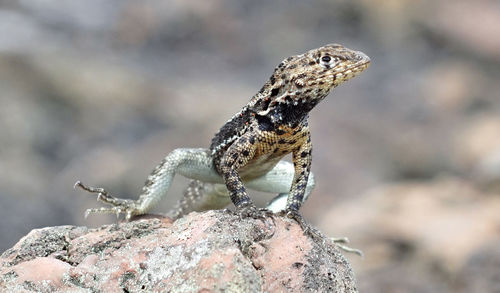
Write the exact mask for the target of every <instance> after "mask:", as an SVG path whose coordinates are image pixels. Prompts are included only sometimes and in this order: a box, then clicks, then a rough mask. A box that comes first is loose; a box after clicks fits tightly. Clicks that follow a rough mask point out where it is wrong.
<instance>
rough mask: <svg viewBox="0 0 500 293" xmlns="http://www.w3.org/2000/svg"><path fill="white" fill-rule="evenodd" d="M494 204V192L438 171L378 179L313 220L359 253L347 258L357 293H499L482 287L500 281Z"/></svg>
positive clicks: (498, 202)
mask: <svg viewBox="0 0 500 293" xmlns="http://www.w3.org/2000/svg"><path fill="white" fill-rule="evenodd" d="M498 211H500V197H498V194H495V193H485V192H484V191H482V190H481V189H478V188H477V187H476V186H475V185H474V184H472V183H471V182H470V181H467V180H464V179H463V178H459V177H444V176H441V177H437V178H436V179H433V180H420V181H416V180H414V181H407V182H400V183H395V184H388V185H385V186H378V187H377V188H374V189H372V190H371V191H369V192H367V193H366V194H364V195H363V196H361V197H360V198H359V199H358V201H353V202H345V203H343V204H339V205H337V206H335V207H334V208H332V210H331V211H330V212H329V213H327V214H326V217H325V220H324V221H323V222H321V223H320V224H319V226H320V227H323V230H324V231H325V232H326V233H327V234H331V235H342V236H348V237H349V238H350V239H351V242H352V243H353V246H355V247H357V248H360V249H361V250H363V252H364V253H365V256H366V258H365V260H363V261H362V262H360V261H358V259H356V258H354V259H353V263H352V265H353V267H355V268H356V273H357V275H358V277H359V280H360V281H359V290H360V291H361V292H364V291H366V292H375V293H376V292H499V291H498V290H497V291H494V290H493V291H489V290H485V289H484V288H486V284H490V285H491V286H490V288H493V287H494V286H498V282H497V283H493V284H491V283H490V281H492V280H500V279H499V278H498V277H500V274H499V273H498V272H499V270H498V264H499V263H500V259H499V257H495V258H493V257H489V256H492V255H494V254H495V253H498V249H493V247H495V245H491V243H495V244H496V245H498V243H500V230H499V224H498V223H500V213H499V212H498ZM479 267H481V270H479V269H478V268H479ZM494 268H496V269H494ZM472 273H474V274H472ZM479 275H482V277H481V279H479V278H478V276H479ZM495 278H496V279H495ZM488 286H489V285H488ZM480 288H482V289H480ZM496 288H498V287H496Z"/></svg>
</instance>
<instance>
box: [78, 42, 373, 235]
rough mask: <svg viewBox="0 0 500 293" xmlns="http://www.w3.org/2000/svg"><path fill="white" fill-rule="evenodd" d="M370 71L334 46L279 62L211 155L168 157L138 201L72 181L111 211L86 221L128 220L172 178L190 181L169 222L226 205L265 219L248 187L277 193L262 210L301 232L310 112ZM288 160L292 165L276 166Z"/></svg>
mask: <svg viewBox="0 0 500 293" xmlns="http://www.w3.org/2000/svg"><path fill="white" fill-rule="evenodd" d="M369 64H370V59H369V58H368V56H366V55H365V54H364V53H362V52H359V51H354V50H350V49H347V48H345V47H343V46H341V45H338V44H330V45H326V46H323V47H320V48H317V49H313V50H310V51H308V52H306V53H304V54H301V55H297V56H292V57H289V58H287V59H285V60H283V61H282V62H281V63H280V64H279V65H278V67H276V69H275V70H274V72H273V74H272V76H271V77H270V78H269V80H268V81H267V82H266V83H265V84H264V86H263V87H262V88H261V90H260V91H259V92H258V93H257V94H256V95H255V96H253V97H252V98H251V99H250V101H249V102H248V104H247V105H245V106H244V107H243V108H242V110H241V111H239V112H238V113H236V114H235V115H234V116H233V117H232V118H231V119H230V120H229V121H227V122H226V124H224V125H223V126H222V127H221V129H220V130H219V132H218V133H217V134H216V135H215V137H214V138H213V139H212V143H211V145H210V148H209V149H176V150H174V151H173V152H171V153H170V154H169V155H168V156H167V157H166V158H165V159H164V160H163V161H162V162H161V163H160V164H159V165H158V166H157V167H156V168H155V169H154V170H153V172H152V173H151V175H150V176H149V177H148V180H147V181H146V183H145V185H144V187H143V192H142V194H141V195H140V196H139V199H138V200H135V201H134V200H127V199H119V198H115V197H113V196H111V195H109V194H108V193H107V192H106V191H105V190H104V189H101V188H93V187H87V186H85V185H83V184H82V183H81V182H77V183H76V184H75V186H79V187H81V188H83V189H85V190H87V191H89V192H92V193H97V194H98V199H99V200H100V201H102V202H104V203H107V204H109V205H111V207H108V208H105V207H101V208H97V209H89V210H87V212H86V214H87V215H88V214H90V213H116V214H118V215H119V214H120V213H124V214H125V215H126V218H127V219H130V218H131V217H132V216H135V215H140V214H144V213H146V212H147V211H149V210H150V209H151V208H152V207H153V206H154V205H155V204H156V202H158V201H159V200H160V199H161V198H162V197H163V196H164V195H165V194H166V193H167V191H168V189H169V187H170V184H171V181H172V179H173V177H174V175H175V174H177V173H178V174H181V175H183V176H185V177H188V178H191V179H193V181H192V182H191V184H190V186H189V187H188V190H187V192H186V194H185V197H184V198H183V199H182V200H181V201H180V202H179V204H178V207H177V208H176V209H175V210H174V211H173V212H172V213H171V215H172V216H173V217H174V218H178V217H180V216H182V215H183V214H186V213H187V212H189V211H192V210H198V211H200V210H207V209H217V208H223V207H225V206H227V204H228V203H229V198H230V201H231V202H232V203H233V204H234V205H235V206H236V211H237V212H238V213H240V215H241V216H243V217H247V216H251V217H264V216H266V215H267V214H269V211H267V210H264V211H263V210H258V209H257V208H256V207H255V205H254V204H253V203H252V201H251V199H250V197H249V196H248V194H247V190H246V187H245V186H247V187H250V188H252V189H255V190H259V191H266V192H276V193H279V195H278V196H277V197H276V198H275V199H274V200H273V202H272V203H271V204H270V205H269V206H268V208H269V209H270V210H271V211H273V212H278V211H281V212H282V213H284V214H286V215H288V216H289V217H291V218H294V219H296V220H297V221H298V222H299V223H300V224H301V225H302V226H303V227H306V228H307V227H308V226H307V225H306V224H305V222H304V220H303V219H302V217H300V215H299V213H298V211H299V209H300V206H301V205H302V203H303V202H304V201H305V200H306V199H307V196H308V195H309V193H310V191H311V190H312V188H313V187H314V180H313V179H312V173H311V172H310V170H311V158H312V155H311V153H312V145H311V137H310V132H309V127H308V118H309V112H310V111H311V110H312V109H313V108H314V107H315V106H316V105H317V104H318V103H319V102H320V101H322V100H323V99H324V98H325V97H326V96H327V95H328V94H329V93H330V91H331V90H332V89H333V88H335V87H337V86H338V85H340V84H342V83H343V82H345V81H347V80H349V79H351V78H353V77H355V76H357V75H358V74H360V73H361V72H362V71H363V70H365V69H366V68H367V67H368V65H369ZM289 153H292V158H293V166H292V164H290V163H288V162H284V161H281V159H282V158H283V157H284V156H285V155H287V154H289ZM224 187H225V188H224ZM228 195H229V196H228ZM285 197H286V203H285V201H284V198H285Z"/></svg>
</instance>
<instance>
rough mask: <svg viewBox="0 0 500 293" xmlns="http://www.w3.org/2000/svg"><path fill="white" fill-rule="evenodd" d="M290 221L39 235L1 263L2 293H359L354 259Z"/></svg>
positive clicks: (164, 222)
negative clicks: (55, 292) (87, 291)
mask: <svg viewBox="0 0 500 293" xmlns="http://www.w3.org/2000/svg"><path fill="white" fill-rule="evenodd" d="M325 243H329V245H324V244H321V243H316V242H314V241H312V240H311V239H309V238H308V237H306V236H305V235H304V234H303V233H302V230H301V228H300V227H299V226H298V225H297V224H296V223H295V222H294V221H293V220H289V219H284V218H280V217H276V218H274V220H273V219H271V218H269V219H266V220H265V221H262V220H254V219H243V220H240V219H239V218H238V217H237V216H235V215H233V214H232V213H228V212H224V211H210V212H206V213H191V214H189V215H188V216H186V217H184V218H182V219H180V220H178V221H176V222H174V223H172V222H171V221H170V220H169V219H168V218H163V219H154V218H153V219H141V220H137V221H132V222H129V223H119V224H113V225H107V226H102V227H100V228H97V229H89V228H86V227H75V226H59V227H49V228H43V229H37V230H33V231H31V232H30V233H29V234H28V235H26V236H25V237H23V238H22V239H21V240H20V241H19V242H18V243H17V244H16V245H15V246H14V247H13V248H11V249H9V250H7V251H5V252H4V253H3V255H2V256H1V258H0V291H2V292H3V291H37V292H39V291H44V292H48V291H50V292H52V291H68V290H77V291H78V290H82V291H83V290H89V291H91V292H95V291H100V292H138V291H163V292H165V291H168V292H201V291H203V292H207V291H208V292H213V291H215V292H222V291H224V292H264V291H265V292H308V291H310V292H318V291H319V292H357V289H356V284H355V280H354V275H353V271H352V269H351V267H350V265H349V263H348V262H347V260H346V259H345V258H344V257H343V256H342V255H341V254H340V253H339V251H338V250H337V249H336V248H335V247H334V246H333V244H331V242H329V240H327V239H325Z"/></svg>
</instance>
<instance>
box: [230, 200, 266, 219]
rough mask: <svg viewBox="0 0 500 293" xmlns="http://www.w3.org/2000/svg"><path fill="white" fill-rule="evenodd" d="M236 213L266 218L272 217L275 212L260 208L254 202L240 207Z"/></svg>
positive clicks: (248, 216)
mask: <svg viewBox="0 0 500 293" xmlns="http://www.w3.org/2000/svg"><path fill="white" fill-rule="evenodd" d="M236 213H237V214H238V215H239V216H240V218H241V219H243V218H253V219H266V218H269V217H272V216H273V215H274V213H273V212H272V211H270V210H268V209H258V208H257V207H256V206H255V205H254V204H253V203H249V204H245V205H243V206H242V207H238V208H237V210H236Z"/></svg>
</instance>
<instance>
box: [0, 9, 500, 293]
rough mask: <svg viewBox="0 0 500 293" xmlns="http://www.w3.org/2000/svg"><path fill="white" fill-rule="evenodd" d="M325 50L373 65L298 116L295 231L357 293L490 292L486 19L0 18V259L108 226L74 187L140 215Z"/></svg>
mask: <svg viewBox="0 0 500 293" xmlns="http://www.w3.org/2000/svg"><path fill="white" fill-rule="evenodd" d="M333 42H336V43H341V44H343V45H345V46H347V47H349V48H353V49H356V50H361V51H363V52H365V53H366V54H367V55H369V56H370V57H371V58H372V65H371V67H370V68H369V69H368V70H367V71H366V72H364V73H363V74H362V75H360V76H359V77H357V78H355V79H354V80H352V81H349V82H348V83H346V84H345V85H342V86H341V87H339V88H337V89H335V90H334V91H333V93H332V94H330V96H329V97H328V98H327V99H326V100H325V101H323V102H322V103H321V104H320V106H318V107H317V108H316V109H314V110H313V111H312V113H311V119H310V125H311V128H312V138H313V145H314V151H313V167H312V169H313V172H314V173H315V174H316V179H317V188H316V189H315V190H314V192H313V194H312V196H311V197H310V200H309V201H308V202H307V203H306V204H305V206H304V207H303V209H302V211H303V213H304V215H305V216H306V218H308V219H309V220H310V221H312V222H313V223H314V224H315V225H317V226H318V227H319V228H320V229H321V230H322V231H323V232H325V233H326V234H328V235H331V236H347V237H349V238H350V240H351V246H353V247H356V248H359V249H362V250H363V251H364V252H365V254H366V257H365V259H361V258H359V257H357V256H349V258H350V261H351V262H352V263H353V266H354V269H355V272H356V276H357V280H358V283H359V287H360V290H361V292H500V269H499V268H500V82H499V81H500V2H499V1H496V0H476V1H453V0H438V1H431V0H423V1H410V0H386V1H382V0H378V1H373V0H356V1H352V0H338V1H327V0H311V1H297V0H295V1H283V0H281V1H263V0H260V1H255V0H254V1H250V0H246V1H230V0H209V1H194V0H187V1H186V0H174V1H123V0H122V1H118V0H108V1H97V0H86V1H70V0H59V1H47V0H37V1H35V0H33V1H27V0H19V1H1V2H0V214H1V216H2V220H1V221H0V235H1V236H0V251H4V250H6V249H7V248H9V247H11V246H12V245H13V244H15V243H16V242H17V241H18V239H19V238H20V237H22V236H23V235H25V234H26V233H27V232H29V231H30V230H31V229H34V228H40V227H45V226H54V225H87V226H94V227H95V226H98V225H101V224H105V223H112V222H114V221H116V219H115V218H114V217H112V216H92V217H89V218H88V219H87V220H85V219H84V217H83V213H84V210H85V209H86V208H89V207H97V206H99V205H98V204H97V203H96V201H95V197H94V196H91V195H89V194H87V193H85V192H83V191H81V190H73V188H72V187H73V184H74V182H75V181H76V180H82V181H83V182H84V183H87V184H90V185H94V186H103V187H106V189H107V190H108V191H110V192H111V193H112V194H114V195H117V196H120V197H129V198H136V197H137V195H138V194H139V192H140V190H141V187H142V184H143V182H144V180H145V178H146V176H147V175H148V174H149V172H150V171H151V170H152V168H153V167H154V166H155V165H156V164H157V163H158V162H159V161H160V160H161V159H162V158H163V157H164V156H165V155H166V154H168V153H169V152H170V151H172V150H173V149H175V148H178V147H208V145H209V143H210V140H211V138H212V136H213V134H214V133H215V132H216V131H217V130H218V129H219V127H220V126H222V124H223V123H224V122H225V121H226V120H227V119H228V118H230V117H231V116H232V115H233V114H234V113H235V112H237V111H239V109H240V108H241V107H242V106H243V105H244V104H245V103H246V102H247V101H248V100H249V99H250V97H251V96H252V95H253V94H255V93H256V92H257V91H258V90H259V89H260V87H261V86H262V85H263V84H264V82H265V81H266V79H267V78H268V77H269V76H270V75H271V73H272V71H273V69H274V67H275V66H276V65H277V64H278V63H279V62H280V61H281V60H282V59H284V58H286V57H288V56H290V55H295V54H299V53H303V52H304V51H306V50H309V49H312V48H315V47H319V46H322V45H325V44H328V43H333ZM185 183H186V180H185V179H183V178H178V179H177V180H176V182H175V184H174V186H173V188H172V190H171V191H170V193H169V195H168V198H169V199H168V200H165V201H163V202H162V203H161V206H160V207H158V209H157V211H166V210H167V209H168V207H169V206H171V205H172V204H173V203H174V202H175V200H176V199H178V198H179V197H180V195H181V193H182V189H183V187H184V185H185ZM268 199H269V197H268V198H263V199H259V202H260V203H264V202H265V201H267V200H268Z"/></svg>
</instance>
